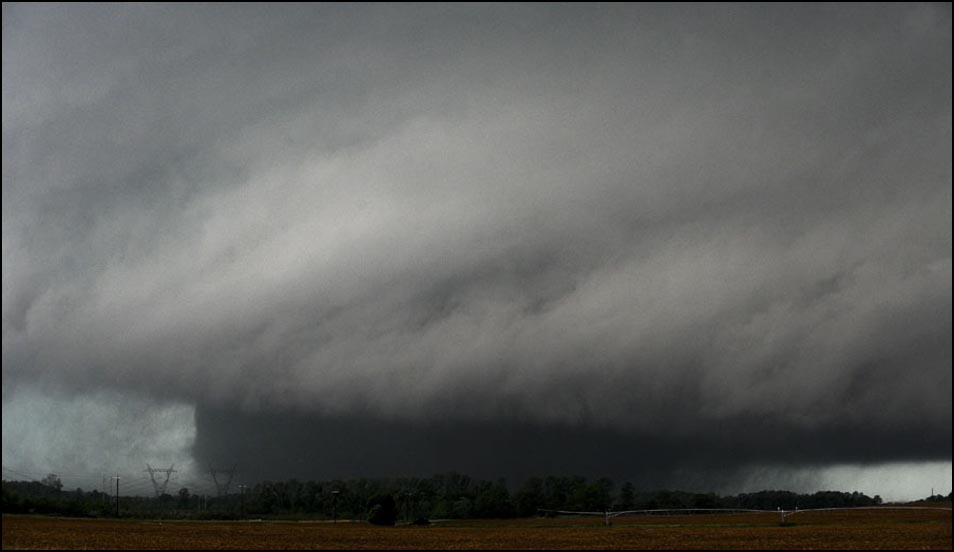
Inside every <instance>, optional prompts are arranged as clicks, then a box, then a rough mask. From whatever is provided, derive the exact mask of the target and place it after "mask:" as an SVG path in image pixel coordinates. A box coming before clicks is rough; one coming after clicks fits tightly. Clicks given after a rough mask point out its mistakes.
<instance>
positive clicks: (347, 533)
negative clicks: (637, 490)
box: [3, 510, 951, 550]
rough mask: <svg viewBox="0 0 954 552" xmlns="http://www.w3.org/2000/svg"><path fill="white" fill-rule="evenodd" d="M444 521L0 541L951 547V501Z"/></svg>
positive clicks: (41, 521) (130, 524) (203, 527)
mask: <svg viewBox="0 0 954 552" xmlns="http://www.w3.org/2000/svg"><path fill="white" fill-rule="evenodd" d="M789 521H790V522H791V524H789V525H785V526H780V525H779V524H778V517H777V516H775V515H774V514H717V515H672V516H660V515H654V516H628V517H619V518H615V519H614V520H613V526H611V527H605V526H603V524H602V519H600V518H592V517H589V518H587V517H584V518H555V519H520V520H499V521H498V520H479V521H477V520H475V521H453V522H445V523H439V524H435V525H432V526H430V527H411V526H404V527H376V526H372V525H368V524H366V523H338V524H331V523H327V522H294V521H264V522H263V521H235V522H221V521H215V522H205V521H202V522H199V521H143V520H98V519H69V518H53V517H39V516H7V515H5V516H3V549H5V550H6V549H27V548H31V549H44V548H46V549H49V548H118V549H152V548H160V549H195V548H199V549H266V548H288V549H322V548H386V549H434V548H451V549H506V548H516V549H534V548H561V549H578V548H583V549H593V548H639V549H673V548H705V549H736V548H743V549H775V548H782V549H808V548H840V549H892V548H893V549H899V548H900V549H948V550H949V549H951V512H950V511H943V510H939V511H924V510H916V511H901V510H860V511H839V512H806V513H799V514H796V515H795V516H792V517H791V518H789Z"/></svg>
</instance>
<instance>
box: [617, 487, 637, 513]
mask: <svg viewBox="0 0 954 552" xmlns="http://www.w3.org/2000/svg"><path fill="white" fill-rule="evenodd" d="M635 504H636V488H635V487H634V486H633V484H632V483H630V482H629V481H627V482H626V483H623V487H622V488H621V489H620V490H619V502H617V503H616V508H617V509H618V510H632V509H633V507H634V505H635Z"/></svg>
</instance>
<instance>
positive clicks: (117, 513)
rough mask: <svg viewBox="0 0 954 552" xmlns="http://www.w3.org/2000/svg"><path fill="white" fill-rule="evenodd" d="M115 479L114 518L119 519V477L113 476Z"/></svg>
mask: <svg viewBox="0 0 954 552" xmlns="http://www.w3.org/2000/svg"><path fill="white" fill-rule="evenodd" d="M113 477H114V478H115V479H116V517H119V476H118V475H114V476H113Z"/></svg>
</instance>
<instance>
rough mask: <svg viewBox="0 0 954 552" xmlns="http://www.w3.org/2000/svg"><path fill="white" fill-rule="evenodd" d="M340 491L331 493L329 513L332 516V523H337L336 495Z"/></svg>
mask: <svg viewBox="0 0 954 552" xmlns="http://www.w3.org/2000/svg"><path fill="white" fill-rule="evenodd" d="M340 492H341V491H331V511H332V513H333V515H334V523H338V493H340Z"/></svg>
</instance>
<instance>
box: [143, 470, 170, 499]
mask: <svg viewBox="0 0 954 552" xmlns="http://www.w3.org/2000/svg"><path fill="white" fill-rule="evenodd" d="M173 467H175V464H172V465H171V466H169V467H168V468H166V469H162V468H154V467H152V466H150V465H149V464H146V471H147V472H149V479H152V486H153V488H154V489H156V498H159V497H160V496H162V495H164V494H166V486H168V485H169V476H171V475H172V474H173V472H175V471H176V470H174V469H172V468H173ZM157 473H164V474H166V478H165V479H163V480H162V481H157V480H156V474H157Z"/></svg>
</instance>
